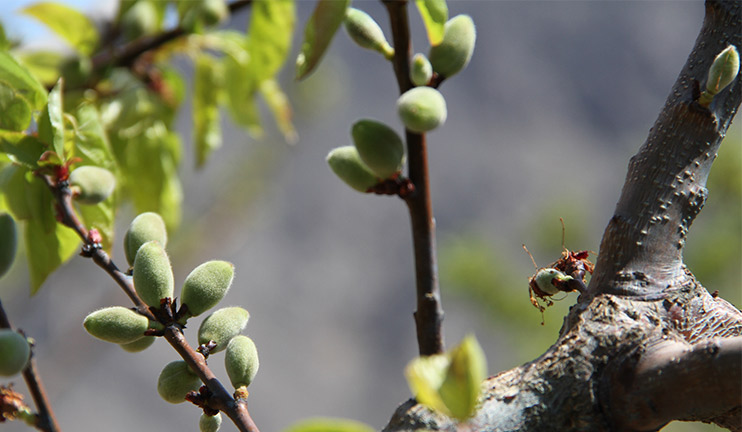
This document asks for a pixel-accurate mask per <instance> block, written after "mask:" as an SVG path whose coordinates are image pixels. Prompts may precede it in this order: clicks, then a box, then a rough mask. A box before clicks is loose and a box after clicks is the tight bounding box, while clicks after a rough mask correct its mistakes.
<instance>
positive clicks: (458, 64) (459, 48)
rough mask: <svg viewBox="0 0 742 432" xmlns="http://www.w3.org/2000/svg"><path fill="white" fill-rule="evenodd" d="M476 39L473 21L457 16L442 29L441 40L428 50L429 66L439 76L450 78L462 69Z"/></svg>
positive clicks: (469, 56) (467, 62) (463, 16)
mask: <svg viewBox="0 0 742 432" xmlns="http://www.w3.org/2000/svg"><path fill="white" fill-rule="evenodd" d="M476 39H477V34H476V29H475V28H474V21H472V19H471V17H470V16H469V15H457V16H455V17H453V18H451V19H450V20H448V22H446V24H445V26H444V28H443V40H442V41H441V43H440V44H438V45H435V46H433V47H431V48H430V56H429V58H430V64H431V65H433V70H434V71H436V72H437V73H438V74H439V75H441V76H443V77H445V78H450V77H452V76H453V75H455V74H456V73H458V72H459V71H460V70H462V69H464V68H465V67H466V65H468V64H469V60H471V55H472V53H473V52H474V42H475V41H476Z"/></svg>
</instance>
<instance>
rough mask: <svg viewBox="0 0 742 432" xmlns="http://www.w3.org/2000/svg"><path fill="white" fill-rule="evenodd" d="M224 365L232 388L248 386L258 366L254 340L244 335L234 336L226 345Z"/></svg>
mask: <svg viewBox="0 0 742 432" xmlns="http://www.w3.org/2000/svg"><path fill="white" fill-rule="evenodd" d="M224 366H225V368H226V369H227V375H228V376H229V381H231V382H232V385H233V386H234V388H239V387H247V386H249V385H250V383H252V381H253V379H255V375H256V374H257V373H258V368H259V367H260V361H259V360H258V349H257V348H256V347H255V342H253V340H252V339H250V338H249V337H247V336H244V335H239V336H236V337H234V338H233V339H232V340H231V341H229V345H228V346H227V353H226V354H225V356H224Z"/></svg>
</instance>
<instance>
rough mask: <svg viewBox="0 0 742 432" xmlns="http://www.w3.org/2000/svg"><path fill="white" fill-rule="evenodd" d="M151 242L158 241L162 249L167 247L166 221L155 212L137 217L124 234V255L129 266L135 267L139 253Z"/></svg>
mask: <svg viewBox="0 0 742 432" xmlns="http://www.w3.org/2000/svg"><path fill="white" fill-rule="evenodd" d="M149 241H158V242H159V243H160V244H161V245H162V247H167V228H166V227H165V221H164V220H163V219H162V216H160V215H159V214H157V213H154V212H145V213H142V214H140V215H139V216H137V217H135V218H134V220H133V221H131V224H130V225H129V229H127V230H126V234H124V253H125V254H126V261H127V262H128V263H129V265H134V258H136V256H137V251H139V248H140V247H142V245H143V244H145V243H147V242H149Z"/></svg>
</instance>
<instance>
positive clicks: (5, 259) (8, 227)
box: [0, 213, 18, 278]
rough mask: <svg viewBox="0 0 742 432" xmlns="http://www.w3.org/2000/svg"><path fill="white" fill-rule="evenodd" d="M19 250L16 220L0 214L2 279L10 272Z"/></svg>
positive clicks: (0, 276) (0, 269) (0, 268)
mask: <svg viewBox="0 0 742 432" xmlns="http://www.w3.org/2000/svg"><path fill="white" fill-rule="evenodd" d="M17 248H18V230H17V229H16V226H15V220H13V217H12V216H11V215H9V214H7V213H0V278H2V277H3V276H5V273H7V272H8V270H10V267H11V266H12V265H13V261H14V260H15V252H16V249H17Z"/></svg>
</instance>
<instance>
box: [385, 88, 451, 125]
mask: <svg viewBox="0 0 742 432" xmlns="http://www.w3.org/2000/svg"><path fill="white" fill-rule="evenodd" d="M397 112H398V114H399V118H400V119H401V120H402V123H403V124H404V125H405V127H406V128H407V129H409V130H411V131H413V132H417V133H425V132H428V131H431V130H433V129H435V128H437V127H438V126H440V125H442V124H443V123H444V122H445V121H446V116H447V115H448V111H447V110H446V100H445V99H444V98H443V95H442V94H441V93H440V92H439V91H438V90H436V89H434V88H432V87H415V88H412V89H410V90H407V91H406V92H404V93H403V94H402V95H401V96H400V97H399V99H397Z"/></svg>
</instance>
